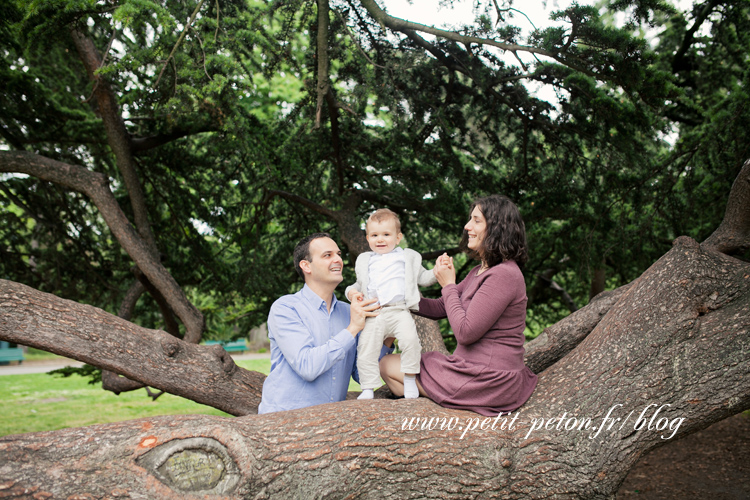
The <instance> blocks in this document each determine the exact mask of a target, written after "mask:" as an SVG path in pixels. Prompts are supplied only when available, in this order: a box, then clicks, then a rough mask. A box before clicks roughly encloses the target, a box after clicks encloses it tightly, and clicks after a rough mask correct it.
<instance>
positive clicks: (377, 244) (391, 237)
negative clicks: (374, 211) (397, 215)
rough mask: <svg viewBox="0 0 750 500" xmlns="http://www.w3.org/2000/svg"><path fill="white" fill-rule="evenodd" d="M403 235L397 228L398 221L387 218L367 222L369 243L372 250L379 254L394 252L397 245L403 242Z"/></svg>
mask: <svg viewBox="0 0 750 500" xmlns="http://www.w3.org/2000/svg"><path fill="white" fill-rule="evenodd" d="M401 238H402V235H401V233H399V232H398V231H397V230H396V221H395V220H393V219H386V220H383V221H380V222H378V221H374V220H371V221H370V222H368V223H367V243H369V244H370V250H372V251H373V252H375V253H379V254H386V253H389V252H392V251H393V249H394V248H396V245H398V244H399V243H400V242H401Z"/></svg>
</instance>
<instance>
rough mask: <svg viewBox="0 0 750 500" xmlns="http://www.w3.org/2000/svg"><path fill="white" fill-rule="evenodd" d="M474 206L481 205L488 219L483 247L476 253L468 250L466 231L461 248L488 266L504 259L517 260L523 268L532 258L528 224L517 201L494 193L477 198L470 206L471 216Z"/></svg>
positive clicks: (480, 208) (483, 213)
mask: <svg viewBox="0 0 750 500" xmlns="http://www.w3.org/2000/svg"><path fill="white" fill-rule="evenodd" d="M475 207H479V210H480V211H481V212H482V215H484V218H485V220H486V221H487V229H486V230H485V234H484V240H483V241H482V247H481V248H479V249H478V251H476V252H475V251H473V250H469V249H468V245H467V244H468V242H469V237H468V235H467V233H466V230H464V234H463V237H462V238H461V248H464V249H467V253H468V254H469V257H471V258H474V259H479V260H482V261H484V262H485V263H486V264H487V265H488V266H489V267H492V266H495V265H497V264H499V263H501V262H502V261H504V260H514V261H516V264H518V266H519V267H523V265H524V264H525V263H526V261H528V260H529V254H528V247H527V245H526V226H524V224H523V219H522V218H521V212H519V211H518V207H517V206H516V205H515V203H513V202H512V201H510V198H508V197H507V196H502V195H499V194H493V195H490V196H487V197H485V198H480V199H478V200H476V201H475V202H474V203H473V204H472V205H471V208H470V209H469V217H471V213H472V212H473V211H474V208H475Z"/></svg>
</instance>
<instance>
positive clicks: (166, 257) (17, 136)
mask: <svg viewBox="0 0 750 500" xmlns="http://www.w3.org/2000/svg"><path fill="white" fill-rule="evenodd" d="M474 8H475V21H474V22H473V23H472V24H470V25H467V26H458V27H455V26H454V27H450V28H445V27H443V28H441V27H431V26H425V25H424V24H419V20H416V21H415V22H407V21H405V20H402V19H398V18H395V17H391V16H389V15H388V13H387V9H384V8H383V6H382V4H378V3H376V2H375V1H374V0H360V1H355V0H349V1H338V0H336V1H330V2H329V1H326V0H318V1H317V2H303V1H299V0H297V1H295V0H291V1H288V0H287V1H253V0H236V1H234V0H220V1H208V2H206V1H203V0H200V1H195V2H171V1H165V2H154V1H144V0H121V1H116V2H109V1H99V2H97V1H91V0H55V1H20V0H18V1H15V0H14V1H9V2H5V3H4V6H3V12H2V14H3V15H2V20H0V23H2V24H0V44H2V57H3V59H4V61H3V64H2V65H1V67H0V71H1V72H2V75H0V78H1V79H2V81H3V82H4V84H3V86H2V89H1V90H0V134H1V135H0V147H1V148H2V151H0V172H6V174H0V175H3V177H2V182H0V242H2V245H0V275H2V277H4V278H8V279H12V280H15V281H19V282H22V283H25V284H28V285H31V286H33V287H35V288H38V289H40V290H42V291H47V292H54V293H56V294H59V295H61V296H64V297H66V298H70V299H74V300H77V301H81V302H86V303H90V304H94V305H97V306H100V307H103V308H104V309H106V310H108V311H110V312H118V311H120V312H124V313H126V314H125V315H126V317H129V318H130V317H132V318H133V320H134V321H136V322H138V323H140V324H143V325H145V326H156V327H159V328H164V329H168V330H170V331H173V332H174V333H176V334H178V335H183V334H185V333H186V332H189V331H192V332H193V333H192V334H191V335H192V336H191V338H192V339H193V340H195V339H196V338H197V337H196V335H198V336H199V334H200V332H202V331H203V322H204V321H207V324H206V327H207V329H206V333H205V334H206V335H208V336H213V337H228V336H232V335H235V336H236V335H238V334H240V333H241V332H244V331H245V330H246V329H247V328H248V327H249V326H252V325H255V324H259V323H261V322H263V321H264V320H265V317H266V314H267V310H268V307H269V306H270V304H271V303H272V302H273V300H275V298H276V297H278V296H279V295H281V294H283V293H287V292H288V291H290V290H292V289H294V288H295V287H296V286H298V285H297V284H296V276H295V274H294V270H293V269H292V266H291V257H290V256H291V250H292V248H293V246H294V244H295V242H296V241H297V240H298V239H299V238H300V237H301V236H303V235H305V234H307V233H309V232H312V231H317V230H327V231H330V232H332V233H333V235H334V237H335V238H336V239H337V240H338V241H340V242H341V243H342V245H341V246H342V249H343V250H344V251H345V252H346V253H347V254H348V255H349V260H350V261H351V262H352V263H353V257H354V256H356V254H357V253H359V252H361V251H362V250H363V249H365V248H366V247H365V246H364V240H363V239H362V237H361V232H360V231H359V229H360V225H361V221H362V220H363V217H364V216H365V214H366V213H367V212H369V211H371V210H372V209H373V208H376V207H381V206H387V207H389V208H391V209H393V210H395V211H396V212H398V213H399V214H400V216H401V218H402V223H403V228H404V234H405V236H406V240H407V243H408V245H409V246H411V247H412V248H415V249H416V250H419V251H421V252H422V253H423V254H424V255H425V256H427V257H432V256H435V255H436V254H437V253H439V252H441V251H444V250H445V251H449V252H451V253H455V252H456V251H457V250H458V249H457V248H456V245H457V242H458V240H459V237H460V228H461V226H462V224H463V221H464V219H465V217H466V215H467V214H466V210H467V208H468V206H469V204H470V202H471V200H472V199H473V198H475V197H476V196H479V195H484V194H489V193H493V192H499V193H504V194H507V195H508V196H510V197H511V198H512V199H513V200H514V201H516V202H517V204H518V205H519V207H520V208H521V211H522V213H523V215H524V218H525V220H526V225H527V229H528V233H529V246H530V248H531V260H530V262H529V264H528V265H527V268H526V272H525V274H526V278H527V284H528V289H529V297H530V312H529V326H530V327H531V330H532V331H533V332H535V333H538V332H539V331H540V330H541V329H542V328H543V327H545V326H547V325H548V324H550V323H553V322H554V321H556V320H557V319H559V318H561V317H564V316H565V315H567V314H568V313H569V312H570V311H571V310H574V309H575V308H577V307H580V306H582V305H584V304H585V303H586V302H587V301H588V299H589V296H590V295H593V294H595V293H597V292H599V291H601V290H603V289H605V288H612V287H614V286H618V285H621V284H624V283H627V282H629V281H631V280H632V279H634V278H635V277H637V276H638V275H640V273H641V272H642V271H643V270H644V269H645V268H646V267H647V266H648V265H650V264H651V263H652V262H653V261H654V260H655V259H656V258H657V257H658V256H660V255H662V254H663V253H664V252H665V251H666V250H667V249H668V248H669V246H670V243H671V240H672V239H674V238H675V237H676V236H678V235H681V234H686V235H690V236H693V237H695V238H696V239H698V240H702V239H704V238H705V237H706V236H708V234H710V232H711V231H712V230H713V229H714V228H715V227H716V226H717V225H718V223H719V221H720V220H721V217H722V215H723V207H724V202H723V201H724V199H725V197H726V193H728V192H729V188H730V186H731V182H732V180H733V179H734V178H735V177H736V175H737V173H738V172H739V170H740V168H741V166H742V163H743V161H744V160H745V159H746V158H747V157H748V142H747V141H746V140H745V139H746V137H745V134H743V132H742V131H744V130H747V126H748V124H749V123H750V114H749V112H748V109H747V102H749V101H748V96H747V85H746V83H747V79H748V72H747V67H748V64H747V63H748V54H750V38H748V37H750V35H748V33H750V30H748V28H749V27H750V26H748V24H750V20H749V17H748V6H747V5H744V4H743V3H741V2H730V1H718V0H708V1H705V2H696V3H695V4H694V5H692V7H691V8H690V9H688V10H686V11H682V10H680V9H677V8H675V7H673V6H672V5H670V4H669V3H668V2H663V1H638V0H634V1H628V0H625V1H611V2H609V3H608V4H606V5H605V6H604V7H603V8H601V9H598V8H595V7H592V6H585V5H576V4H572V5H571V6H570V7H567V8H565V9H564V10H561V11H558V12H556V13H554V15H553V18H554V19H556V20H557V21H559V23H558V24H556V25H554V26H552V27H548V28H542V29H532V30H531V31H530V34H529V35H528V36H527V35H525V34H524V33H525V32H524V31H523V30H522V29H521V28H520V27H519V26H521V25H527V24H528V23H527V21H526V18H524V17H523V15H522V14H523V13H522V12H521V11H522V10H523V7H522V6H520V5H513V4H512V3H510V2H495V1H493V2H475V6H474ZM618 13H619V14H618ZM616 14H618V15H620V16H621V18H623V17H622V16H624V19H625V22H624V23H623V22H620V25H619V26H618V25H616V24H615V23H614V19H615V15H616ZM539 86H541V87H544V88H548V89H552V90H554V92H555V94H556V96H557V102H555V103H550V102H547V101H544V100H542V99H540V98H539V97H537V95H536V94H535V93H534V92H532V91H531V90H530V89H532V88H535V87H539ZM21 153H22V155H21ZM19 155H20V156H19ZM48 160H54V161H55V162H59V163H54V164H53V163H50V162H49V161H48ZM31 164H35V165H36V166H37V167H38V168H36V169H34V170H33V171H32V168H31V167H29V165H31ZM66 165H70V166H75V167H80V168H82V169H84V170H85V171H87V172H94V173H97V174H101V175H102V176H103V177H101V179H103V180H104V181H103V182H105V184H106V186H107V189H109V190H110V191H111V193H112V194H113V195H114V202H110V201H107V202H104V201H96V200H95V199H94V198H93V197H92V196H91V194H90V192H88V191H87V190H86V189H84V185H88V184H87V183H91V182H100V181H98V180H97V181H95V180H93V178H92V180H81V179H82V178H81V179H78V178H76V179H73V177H72V176H73V174H72V173H71V172H68V171H65V170H64V169H65V168H67V167H66ZM53 172H58V174H59V175H58V177H55V175H53ZM81 172H83V171H81ZM56 175H57V174H56ZM102 196H104V197H105V198H106V196H105V195H102ZM102 199H104V198H102ZM102 203H106V204H108V205H107V206H109V207H110V209H106V210H114V211H115V212H116V211H117V210H119V211H120V212H121V214H122V217H123V218H119V219H117V220H120V221H129V222H128V224H129V225H132V227H134V228H135V230H136V231H137V233H127V231H125V230H123V231H124V232H122V235H121V236H118V235H117V233H116V232H115V231H113V229H112V224H113V222H112V220H115V219H113V217H115V215H111V216H109V215H107V213H109V212H106V210H105V209H104V208H103V207H102V206H101V204H102ZM118 217H119V216H118ZM127 241H132V242H135V243H133V245H132V246H131V247H128V246H127V245H126V244H125V242H127ZM141 247H142V249H141V250H142V251H143V253H142V255H143V258H146V257H148V256H150V257H149V259H150V260H149V262H150V263H151V264H149V265H144V264H141V263H140V262H139V260H138V258H136V257H134V254H133V252H135V251H137V249H138V248H141ZM134 261H135V262H136V265H134ZM461 263H462V266H463V267H462V272H464V273H465V272H466V271H467V270H468V268H469V264H468V263H467V264H466V265H463V261H461ZM160 268H161V269H162V270H163V271H160V270H159V269H160ZM348 272H349V275H348V278H349V279H348V281H351V279H353V271H352V270H351V269H349V270H348ZM144 273H145V275H146V276H145V278H144ZM160 273H162V274H160ZM160 276H161V278H160ZM136 277H140V280H136ZM169 277H173V280H172V281H169ZM162 278H163V280H162ZM144 291H148V292H149V295H150V296H151V297H153V300H149V301H145V300H141V301H137V297H138V296H140V294H142V293H143V292H144ZM182 291H184V292H182ZM425 293H427V294H430V293H431V292H430V291H426V292H425ZM136 301H137V302H136ZM196 306H197V307H196ZM175 316H176V318H177V319H178V320H179V321H177V320H176V319H175ZM204 316H205V318H204ZM179 323H182V324H184V325H193V326H190V327H187V328H183V331H182V332H181V333H180V332H178V330H179V328H180V327H179ZM196 332H197V333H196Z"/></svg>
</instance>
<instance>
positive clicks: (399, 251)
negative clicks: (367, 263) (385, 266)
mask: <svg viewBox="0 0 750 500" xmlns="http://www.w3.org/2000/svg"><path fill="white" fill-rule="evenodd" d="M403 252H404V249H403V248H401V247H396V248H394V249H393V250H391V251H390V252H388V253H385V254H383V253H377V252H371V253H372V257H385V256H388V255H395V254H397V253H403ZM372 257H370V258H372Z"/></svg>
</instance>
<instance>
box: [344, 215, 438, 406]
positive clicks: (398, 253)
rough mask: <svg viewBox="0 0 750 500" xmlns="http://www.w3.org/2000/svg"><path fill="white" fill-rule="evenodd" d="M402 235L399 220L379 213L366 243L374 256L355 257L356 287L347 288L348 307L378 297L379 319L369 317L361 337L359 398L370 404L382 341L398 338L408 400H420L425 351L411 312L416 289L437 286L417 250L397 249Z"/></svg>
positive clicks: (415, 302) (369, 223) (370, 222)
mask: <svg viewBox="0 0 750 500" xmlns="http://www.w3.org/2000/svg"><path fill="white" fill-rule="evenodd" d="M401 238H403V235H402V234H401V222H400V221H399V220H398V216H397V215H396V214H395V213H393V212H392V211H390V210H388V209H387V208H381V209H379V210H376V211H375V212H374V213H373V214H372V215H370V217H369V218H368V219H367V242H368V243H369V244H370V249H371V250H372V252H365V253H363V254H360V256H359V257H357V263H356V264H355V271H356V273H357V282H356V283H355V284H354V285H352V286H350V287H348V288H347V289H346V298H347V299H349V302H354V301H355V300H364V299H366V298H367V299H374V298H377V299H378V302H379V303H380V306H381V309H380V314H379V315H378V316H375V317H373V318H367V321H366V322H365V328H364V329H363V330H362V333H360V334H359V343H358V345H357V371H358V372H359V383H360V385H361V386H362V394H361V395H360V396H359V398H357V399H372V398H373V390H374V389H375V388H376V387H377V386H379V385H380V370H379V369H378V356H379V354H380V348H381V347H382V346H383V340H384V339H386V338H388V337H396V339H398V346H399V348H400V349H401V372H402V373H403V374H404V397H406V398H409V399H413V398H417V397H419V390H418V389H417V380H416V377H415V376H416V374H417V373H419V359H420V356H421V353H422V346H421V344H420V343H419V337H418V336H417V327H416V325H415V324H414V319H413V318H412V317H411V313H410V312H409V311H410V310H411V311H418V310H419V290H418V288H417V286H418V285H419V286H430V285H434V284H435V283H436V282H437V279H436V278H435V275H434V273H433V272H432V271H428V270H427V269H425V268H424V267H422V256H421V255H419V253H417V252H415V251H414V250H410V249H408V248H406V249H403V248H399V247H398V244H399V243H400V242H401Z"/></svg>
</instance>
